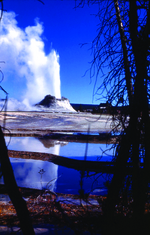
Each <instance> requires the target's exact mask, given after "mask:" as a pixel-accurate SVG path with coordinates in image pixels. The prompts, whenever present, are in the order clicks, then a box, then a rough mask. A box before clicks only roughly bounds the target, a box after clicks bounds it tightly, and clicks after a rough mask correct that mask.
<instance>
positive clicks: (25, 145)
mask: <svg viewBox="0 0 150 235" xmlns="http://www.w3.org/2000/svg"><path fill="white" fill-rule="evenodd" d="M5 139H6V143H8V142H9V137H6V138H5ZM85 147H86V144H83V143H68V142H61V141H55V140H50V139H46V140H45V139H41V138H40V139H39V138H34V137H12V138H11V141H10V143H9V145H8V149H10V150H20V151H31V152H45V153H51V154H56V155H61V156H65V157H71V158H77V159H78V158H79V159H83V158H84V154H85ZM104 147H105V148H106V145H100V144H89V145H88V152H87V156H88V157H87V158H88V159H87V160H97V159H98V158H99V159H101V160H103V161H106V160H107V161H109V160H111V159H112V156H111V155H112V150H110V151H109V152H108V155H104V156H103V157H102V158H100V156H101V154H102V150H101V148H103V150H104ZM11 163H12V167H13V170H14V175H15V178H16V181H17V184H18V186H20V187H27V188H36V189H43V188H49V189H50V190H53V191H55V192H59V193H72V194H78V190H79V189H80V182H81V172H80V171H77V170H74V169H69V168H66V167H62V166H58V165H56V164H53V163H51V162H46V161H40V160H31V159H30V160H28V159H26V160H25V159H12V158H11ZM105 181H106V175H104V174H103V175H101V174H100V173H99V174H96V175H95V174H93V173H89V174H85V176H84V178H83V189H84V190H85V192H90V191H91V192H93V193H94V194H105V193H106V191H107V189H106V187H105V186H104V183H105Z"/></svg>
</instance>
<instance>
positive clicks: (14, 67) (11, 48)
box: [0, 12, 61, 106]
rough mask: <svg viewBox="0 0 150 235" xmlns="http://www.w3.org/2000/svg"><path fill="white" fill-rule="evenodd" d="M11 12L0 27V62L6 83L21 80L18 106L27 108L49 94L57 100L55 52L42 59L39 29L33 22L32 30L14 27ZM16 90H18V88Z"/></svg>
mask: <svg viewBox="0 0 150 235" xmlns="http://www.w3.org/2000/svg"><path fill="white" fill-rule="evenodd" d="M15 17H16V15H15V13H14V12H9V13H7V12H5V13H4V16H3V18H2V22H1V24H0V51H1V56H0V60H1V61H2V60H3V61H5V65H4V66H3V67H2V70H3V72H4V74H5V76H6V77H7V78H8V79H10V86H11V80H12V79H16V78H17V79H23V80H21V81H22V84H23V82H24V84H25V85H24V86H25V88H24V94H22V97H21V98H22V102H23V103H24V104H25V105H26V106H30V105H32V104H35V103H37V102H39V101H41V100H42V99H43V98H44V96H45V95H47V94H51V95H53V96H55V97H56V98H61V93H60V65H59V55H58V54H57V53H56V51H55V50H51V52H50V53H49V54H48V55H46V54H45V51H44V43H43V41H42V37H41V35H42V33H43V27H42V24H41V23H39V22H38V21H37V20H36V24H35V26H28V27H26V28H25V29H24V30H23V29H21V28H19V27H18V26H17V21H16V19H15ZM18 89H19V88H18Z"/></svg>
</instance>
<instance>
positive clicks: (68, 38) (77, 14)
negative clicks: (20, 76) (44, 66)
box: [0, 0, 99, 104]
mask: <svg viewBox="0 0 150 235" xmlns="http://www.w3.org/2000/svg"><path fill="white" fill-rule="evenodd" d="M43 2H44V3H45V5H43V4H41V3H40V2H38V1H37V0H13V1H12V0H4V9H6V10H7V12H9V11H14V12H15V13H16V15H17V17H16V20H17V21H18V26H19V27H20V28H22V29H24V28H25V27H27V26H33V25H35V18H37V17H38V19H39V21H40V22H42V23H43V28H44V32H43V34H42V39H43V41H44V44H45V53H49V51H50V50H51V49H54V50H56V51H57V53H58V54H59V57H60V58H59V63H60V79H61V95H62V96H64V97H67V98H68V99H69V100H70V102H71V103H92V100H93V88H94V82H95V78H92V82H91V79H90V73H89V72H87V73H86V75H85V72H86V71H87V70H88V69H89V68H90V61H91V60H92V58H93V56H92V55H91V51H90V50H89V49H90V47H91V42H92V40H93V39H94V38H95V37H96V35H97V32H96V30H97V28H98V23H99V19H98V17H95V15H94V14H95V13H97V11H98V5H93V6H90V7H89V6H87V5H86V6H84V7H83V8H76V9H74V7H75V1H74V0H43ZM78 2H79V1H77V3H76V5H77V4H78ZM81 43H88V44H87V45H85V46H83V47H82V48H81V46H80V44H81ZM0 59H1V60H2V58H0ZM84 75H85V76H84ZM12 79H13V78H12ZM12 79H11V81H10V80H9V83H8V82H5V81H4V82H3V86H4V88H5V89H6V90H7V91H8V92H9V96H10V97H14V98H17V99H19V96H20V94H21V92H23V90H22V87H23V86H24V84H23V82H22V83H20V85H19V88H20V89H19V91H18V92H17V89H16V90H15V88H14V89H13V90H11V89H10V87H12V85H11V83H13V80H12ZM13 91H14V93H13ZM98 98H99V97H98V96H95V97H94V100H93V103H94V104H96V103H99V101H97V99H98Z"/></svg>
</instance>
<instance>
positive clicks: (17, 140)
mask: <svg viewBox="0 0 150 235" xmlns="http://www.w3.org/2000/svg"><path fill="white" fill-rule="evenodd" d="M5 139H6V143H9V137H5ZM111 146H112V145H108V146H106V144H92V143H89V144H88V151H87V160H94V161H99V160H102V161H110V160H112V155H113V149H111ZM8 149H10V150H19V151H31V152H43V153H51V154H56V155H60V156H65V157H69V158H80V159H84V156H85V149H86V144H85V143H77V142H64V141H57V140H52V139H44V138H34V137H12V138H11V141H10V143H9V145H8ZM106 149H109V150H107V151H106ZM104 151H106V152H104Z"/></svg>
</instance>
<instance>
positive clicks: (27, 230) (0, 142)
mask: <svg viewBox="0 0 150 235" xmlns="http://www.w3.org/2000/svg"><path fill="white" fill-rule="evenodd" d="M0 163H1V169H2V174H3V177H4V183H5V186H6V189H7V193H8V195H9V197H10V199H11V201H12V203H13V205H14V207H15V209H16V212H17V215H18V218H19V221H20V227H21V229H22V232H23V234H24V235H29V234H31V235H32V234H35V233H34V230H33V227H32V223H31V220H30V216H29V212H28V209H27V206H26V202H25V201H24V200H23V198H22V196H21V193H20V191H19V189H18V186H17V184H16V180H15V177H14V173H13V170H12V166H11V163H10V160H9V157H8V152H7V147H6V144H5V139H4V135H3V132H2V130H1V128H0Z"/></svg>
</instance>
